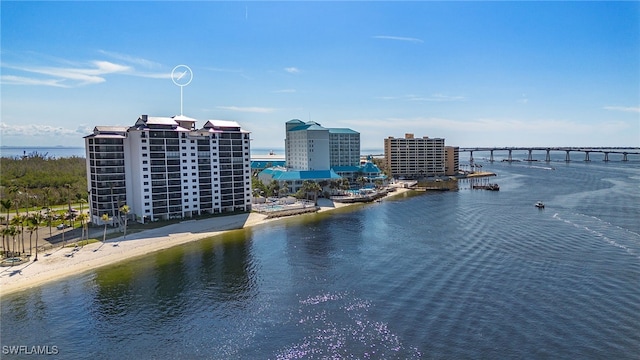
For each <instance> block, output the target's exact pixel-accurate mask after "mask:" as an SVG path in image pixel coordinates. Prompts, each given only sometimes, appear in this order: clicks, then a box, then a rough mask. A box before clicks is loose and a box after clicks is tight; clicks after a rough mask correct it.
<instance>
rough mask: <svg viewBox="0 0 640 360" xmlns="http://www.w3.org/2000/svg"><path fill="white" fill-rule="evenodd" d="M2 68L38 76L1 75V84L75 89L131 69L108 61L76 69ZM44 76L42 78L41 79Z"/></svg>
mask: <svg viewBox="0 0 640 360" xmlns="http://www.w3.org/2000/svg"><path fill="white" fill-rule="evenodd" d="M2 67H3V68H8V69H12V70H17V71H19V72H23V73H29V74H37V75H41V76H40V77H38V76H30V77H27V76H18V75H3V77H2V80H3V83H5V82H4V81H5V80H6V81H7V83H11V84H14V85H15V84H20V85H46V86H59V87H75V86H82V85H89V84H99V83H102V82H105V81H106V79H105V76H106V75H110V74H116V73H126V72H130V71H131V70H132V68H131V67H130V66H126V65H120V64H116V63H112V62H109V61H98V60H96V61H91V62H90V63H89V64H88V65H84V66H78V67H29V66H12V65H6V64H3V65H2ZM42 76H44V78H43V77H42Z"/></svg>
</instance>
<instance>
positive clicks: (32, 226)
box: [27, 222, 38, 256]
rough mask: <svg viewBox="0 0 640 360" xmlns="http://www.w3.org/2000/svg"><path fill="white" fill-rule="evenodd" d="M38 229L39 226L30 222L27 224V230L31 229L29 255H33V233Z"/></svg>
mask: <svg viewBox="0 0 640 360" xmlns="http://www.w3.org/2000/svg"><path fill="white" fill-rule="evenodd" d="M36 229H38V227H37V226H34V225H33V224H31V222H29V225H27V231H29V256H31V249H33V243H32V242H31V240H33V233H34V231H36Z"/></svg>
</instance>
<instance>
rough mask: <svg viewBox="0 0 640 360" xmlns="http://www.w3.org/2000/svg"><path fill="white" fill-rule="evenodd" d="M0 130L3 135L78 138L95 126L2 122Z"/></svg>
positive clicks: (88, 132)
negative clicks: (43, 135)
mask: <svg viewBox="0 0 640 360" xmlns="http://www.w3.org/2000/svg"><path fill="white" fill-rule="evenodd" d="M0 130H1V131H2V136H20V137H41V136H42V134H47V136H50V137H64V136H71V137H74V138H76V137H78V136H85V135H87V134H90V133H91V132H92V131H93V127H91V126H88V125H84V124H81V125H78V127H77V128H75V129H68V128H64V127H61V126H51V125H38V124H28V125H9V124H6V123H3V122H0Z"/></svg>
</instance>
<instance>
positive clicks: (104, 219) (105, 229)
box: [100, 213, 111, 244]
mask: <svg viewBox="0 0 640 360" xmlns="http://www.w3.org/2000/svg"><path fill="white" fill-rule="evenodd" d="M100 219H101V220H102V222H104V233H103V234H102V243H103V244H104V242H105V241H106V240H107V223H108V222H109V220H111V218H109V215H108V214H107V213H104V214H102V216H101V217H100Z"/></svg>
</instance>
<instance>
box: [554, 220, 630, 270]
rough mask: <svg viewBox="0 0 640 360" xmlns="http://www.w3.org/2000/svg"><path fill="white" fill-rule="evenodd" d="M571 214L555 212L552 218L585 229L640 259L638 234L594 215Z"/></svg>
mask: <svg viewBox="0 0 640 360" xmlns="http://www.w3.org/2000/svg"><path fill="white" fill-rule="evenodd" d="M572 215H575V217H574V218H572V219H567V218H563V217H561V216H560V214H558V213H555V214H554V215H553V218H554V219H557V220H560V221H563V222H565V223H567V224H570V225H572V226H574V227H576V228H578V229H580V230H584V231H587V232H588V233H590V234H592V235H594V236H595V237H597V238H599V239H602V240H604V241H605V242H606V243H608V244H609V245H611V246H615V247H617V248H619V249H622V250H624V251H626V252H627V253H628V254H630V255H632V256H635V257H636V258H638V259H639V260H640V234H638V233H635V232H633V231H631V230H628V229H625V228H621V227H619V226H616V225H613V224H611V223H610V222H607V221H604V220H602V219H600V218H598V217H595V216H590V215H583V214H572Z"/></svg>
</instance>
